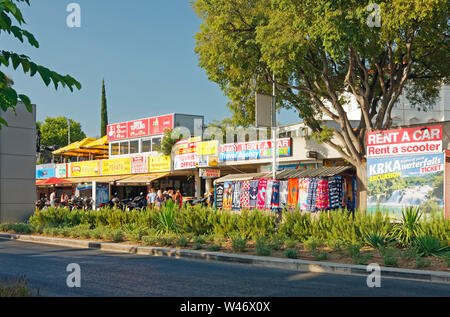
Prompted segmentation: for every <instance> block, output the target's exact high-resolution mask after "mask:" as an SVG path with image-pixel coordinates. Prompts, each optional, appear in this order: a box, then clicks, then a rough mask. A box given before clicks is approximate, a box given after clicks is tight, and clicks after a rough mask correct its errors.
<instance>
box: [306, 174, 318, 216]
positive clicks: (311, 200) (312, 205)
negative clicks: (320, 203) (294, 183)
mask: <svg viewBox="0 0 450 317" xmlns="http://www.w3.org/2000/svg"><path fill="white" fill-rule="evenodd" d="M317 182H318V180H317V178H310V179H309V186H308V198H307V200H306V211H311V212H315V211H316V196H317Z"/></svg>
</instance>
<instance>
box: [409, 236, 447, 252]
mask: <svg viewBox="0 0 450 317" xmlns="http://www.w3.org/2000/svg"><path fill="white" fill-rule="evenodd" d="M414 246H415V247H416V248H417V251H418V254H419V256H425V257H426V256H431V255H433V256H436V257H439V256H442V255H443V254H446V252H449V251H450V246H449V245H444V244H442V243H441V241H440V240H439V239H438V238H436V237H435V236H431V235H421V236H418V237H417V238H416V239H415V240H414Z"/></svg>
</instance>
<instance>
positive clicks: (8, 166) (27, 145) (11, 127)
mask: <svg viewBox="0 0 450 317" xmlns="http://www.w3.org/2000/svg"><path fill="white" fill-rule="evenodd" d="M16 114H17V115H15V114H14V112H12V111H11V110H8V111H7V112H3V111H1V112H0V116H1V117H2V118H4V119H5V120H6V121H7V122H8V127H3V128H2V129H1V130H0V223H5V222H20V221H25V220H27V219H28V217H29V216H31V215H32V214H33V212H34V208H35V196H36V180H35V176H36V107H35V105H33V112H32V113H30V112H28V111H27V109H26V108H25V106H24V105H23V104H18V105H17V107H16Z"/></svg>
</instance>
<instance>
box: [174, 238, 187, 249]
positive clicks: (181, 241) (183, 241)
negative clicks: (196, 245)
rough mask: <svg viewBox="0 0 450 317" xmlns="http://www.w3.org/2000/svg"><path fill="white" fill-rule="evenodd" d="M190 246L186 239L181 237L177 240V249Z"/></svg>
mask: <svg viewBox="0 0 450 317" xmlns="http://www.w3.org/2000/svg"><path fill="white" fill-rule="evenodd" d="M187 245H188V241H187V239H186V238H185V237H180V238H178V240H177V243H176V246H177V247H185V246H187Z"/></svg>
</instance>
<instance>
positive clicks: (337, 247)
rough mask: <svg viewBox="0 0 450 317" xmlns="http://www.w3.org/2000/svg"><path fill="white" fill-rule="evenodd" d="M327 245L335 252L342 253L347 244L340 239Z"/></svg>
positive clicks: (330, 241) (328, 242) (327, 242)
mask: <svg viewBox="0 0 450 317" xmlns="http://www.w3.org/2000/svg"><path fill="white" fill-rule="evenodd" d="M325 244H326V246H327V247H329V248H330V249H331V250H333V251H342V249H343V248H344V246H345V242H344V241H342V240H339V239H330V240H328V241H326V243H325Z"/></svg>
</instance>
